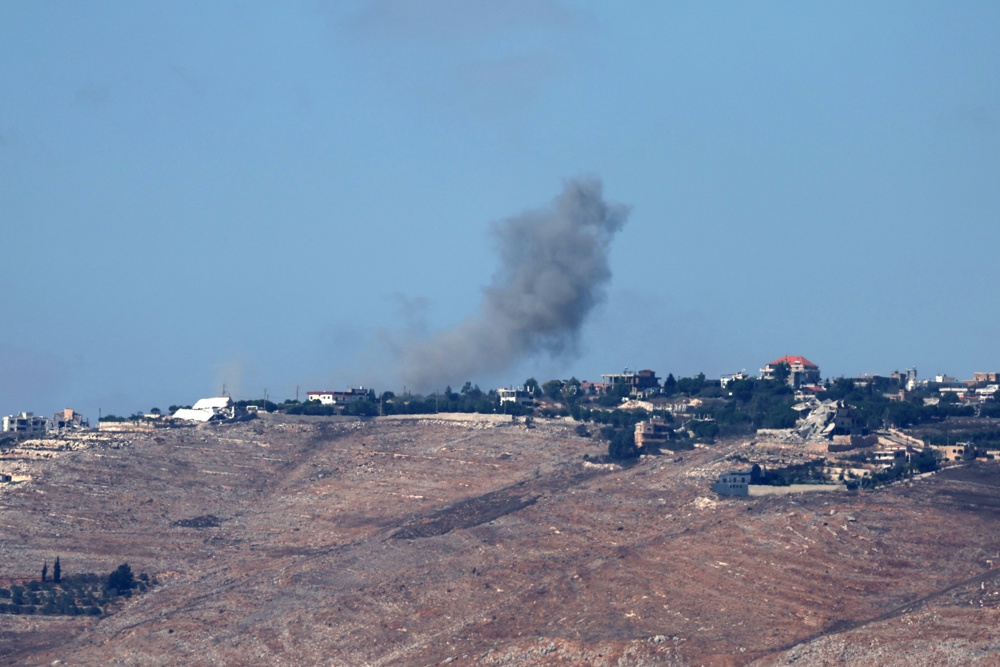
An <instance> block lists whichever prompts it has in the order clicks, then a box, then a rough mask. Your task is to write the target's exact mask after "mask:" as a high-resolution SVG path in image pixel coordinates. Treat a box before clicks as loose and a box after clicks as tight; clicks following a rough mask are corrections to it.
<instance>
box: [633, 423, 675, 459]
mask: <svg viewBox="0 0 1000 667" xmlns="http://www.w3.org/2000/svg"><path fill="white" fill-rule="evenodd" d="M670 431H671V428H670V424H668V423H667V421H666V420H665V419H662V418H660V417H653V418H652V419H647V420H646V421H641V422H639V423H638V424H636V425H635V446H636V447H638V448H639V449H640V450H641V451H643V452H655V451H659V450H660V449H661V448H662V447H664V446H665V445H666V444H667V442H668V441H669V440H670Z"/></svg>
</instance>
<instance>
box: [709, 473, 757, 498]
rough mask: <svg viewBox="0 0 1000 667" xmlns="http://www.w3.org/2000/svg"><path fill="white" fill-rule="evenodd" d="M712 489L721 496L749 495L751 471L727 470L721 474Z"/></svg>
mask: <svg viewBox="0 0 1000 667" xmlns="http://www.w3.org/2000/svg"><path fill="white" fill-rule="evenodd" d="M712 490H713V491H715V492H716V493H718V494H719V495H721V496H749V495H750V471H749V470H746V471H737V472H727V473H723V474H721V475H719V481H717V482H716V483H715V484H713V485H712Z"/></svg>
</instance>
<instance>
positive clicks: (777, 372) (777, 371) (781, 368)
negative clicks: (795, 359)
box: [773, 361, 792, 383]
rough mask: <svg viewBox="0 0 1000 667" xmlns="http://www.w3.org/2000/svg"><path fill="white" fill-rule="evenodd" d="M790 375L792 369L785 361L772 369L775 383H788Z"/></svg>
mask: <svg viewBox="0 0 1000 667" xmlns="http://www.w3.org/2000/svg"><path fill="white" fill-rule="evenodd" d="M791 374H792V367H791V366H789V365H788V362H787V361H782V362H781V363H780V364H778V365H777V366H775V367H774V374H773V376H774V381H775V382H782V383H785V382H788V376H789V375H791Z"/></svg>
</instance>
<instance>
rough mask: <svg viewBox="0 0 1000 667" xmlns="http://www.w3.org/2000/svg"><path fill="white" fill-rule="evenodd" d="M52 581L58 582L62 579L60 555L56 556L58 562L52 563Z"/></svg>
mask: <svg viewBox="0 0 1000 667" xmlns="http://www.w3.org/2000/svg"><path fill="white" fill-rule="evenodd" d="M52 581H54V582H56V583H57V584H58V583H59V582H60V581H62V566H61V565H60V564H59V556H56V562H55V563H54V564H53V565H52Z"/></svg>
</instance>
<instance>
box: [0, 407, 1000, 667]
mask: <svg viewBox="0 0 1000 667" xmlns="http://www.w3.org/2000/svg"><path fill="white" fill-rule="evenodd" d="M751 449H752V448H750V447H748V446H747V445H742V444H739V443H730V444H720V445H716V446H713V447H709V448H699V449H697V450H695V451H693V452H686V453H684V455H683V457H682V459H681V460H676V459H675V458H674V457H668V456H663V457H650V458H645V459H643V460H642V461H640V462H639V463H637V464H636V465H634V466H632V467H629V468H626V469H620V468H611V469H607V468H601V467H595V466H590V465H587V464H586V463H585V462H584V460H583V455H584V454H585V453H587V454H590V455H591V456H594V455H597V454H599V453H601V450H602V447H601V446H600V445H599V444H598V443H597V442H595V441H593V440H591V439H586V438H580V437H578V436H576V435H574V433H573V429H572V426H571V425H567V424H564V423H562V422H551V423H546V422H542V421H541V420H540V421H539V422H537V426H536V428H532V429H528V428H526V427H525V426H524V425H523V424H511V423H509V422H489V421H483V422H477V421H462V420H459V421H447V420H443V419H399V420H384V421H381V420H380V421H369V422H323V421H303V423H295V422H290V423H278V422H274V421H266V420H256V421H252V422H246V423H243V424H237V425H228V426H202V427H198V428H191V429H176V430H163V431H157V432H154V433H151V434H148V435H138V434H137V435H134V436H128V437H124V436H115V437H114V438H112V437H106V438H104V439H103V440H101V441H99V442H96V443H91V444H90V445H88V446H87V447H84V448H81V449H78V450H76V451H54V452H51V455H50V457H48V458H45V457H43V458H32V459H30V460H29V459H26V458H24V454H23V453H17V452H14V453H11V452H7V453H6V454H5V457H6V458H4V459H2V460H0V469H5V468H6V469H10V468H16V470H17V472H18V473H19V474H20V475H23V476H30V478H31V479H30V481H25V482H21V483H18V484H9V485H2V486H0V531H2V536H3V537H2V540H0V564H2V569H0V578H2V579H4V580H6V581H7V582H8V583H9V582H11V581H12V580H17V579H28V578H32V577H37V576H38V572H39V571H40V568H41V564H42V562H43V561H45V560H48V561H49V562H50V563H51V561H52V559H53V558H54V557H55V556H56V555H59V556H60V558H61V562H62V566H63V571H64V573H67V574H69V573H72V572H110V571H111V570H112V569H114V568H115V567H116V566H117V565H118V564H120V563H122V562H128V563H129V564H131V566H132V568H133V569H134V570H135V571H146V572H149V573H151V574H154V575H155V576H156V577H157V578H158V579H159V580H160V585H159V586H158V587H156V588H155V589H153V590H152V591H151V592H148V593H146V594H143V595H140V596H136V597H134V598H132V599H131V600H129V601H128V602H127V603H126V604H124V605H123V607H122V608H121V609H120V610H119V611H117V612H116V613H114V614H111V615H109V616H106V617H102V618H97V619H88V618H83V617H54V616H53V617H43V616H12V615H2V616H0V664H11V665H14V664H16V665H42V664H45V665H51V664H53V661H56V660H58V661H61V664H68V665H105V664H123V665H174V664H184V665H193V666H197V665H228V664H233V665H235V664H271V665H289V666H291V665H303V664H320V665H345V666H352V667H354V666H357V665H400V666H402V665H414V666H423V665H438V664H450V665H456V666H457V665H525V666H527V665H671V664H676V665H750V664H754V665H767V666H771V665H786V664H796V665H871V664H882V665H904V664H906V665H911V664H922V665H936V664H940V665H998V664H1000V632H998V631H997V629H996V628H997V627H1000V536H998V532H997V528H998V525H1000V524H998V518H1000V472H998V469H997V468H996V467H993V468H987V467H979V468H973V469H963V470H958V471H954V472H945V473H942V474H939V475H936V476H934V477H931V478H929V479H927V480H923V481H919V482H914V483H912V484H911V485H903V486H897V487H893V488H890V489H886V490H882V491H879V492H876V493H858V494H847V493H821V494H811V495H808V496H797V497H763V498H739V499H720V498H717V497H715V496H714V495H713V494H712V493H711V492H710V491H709V485H710V483H711V481H712V480H713V479H714V478H715V476H716V475H717V474H718V473H719V472H721V471H722V470H725V469H728V468H729V467H730V466H731V465H734V464H731V463H729V462H727V461H726V457H727V456H730V455H732V454H734V453H742V454H744V455H748V454H751V453H752V452H751V451H750V450H751ZM4 467H5V468H4Z"/></svg>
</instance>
